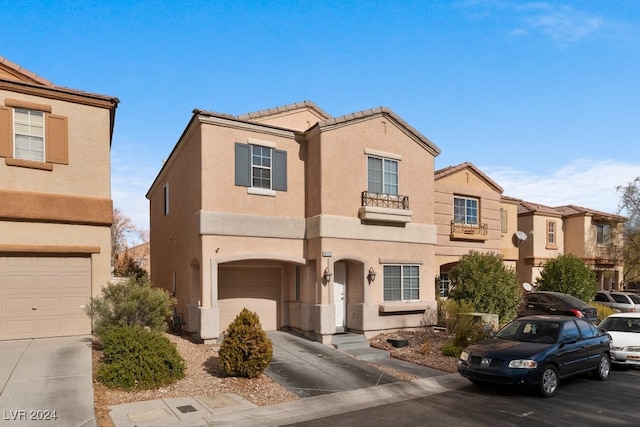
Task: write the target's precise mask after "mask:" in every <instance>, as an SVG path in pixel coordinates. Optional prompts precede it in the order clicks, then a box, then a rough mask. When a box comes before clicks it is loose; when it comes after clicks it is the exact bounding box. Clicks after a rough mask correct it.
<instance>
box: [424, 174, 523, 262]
mask: <svg viewBox="0 0 640 427" xmlns="http://www.w3.org/2000/svg"><path fill="white" fill-rule="evenodd" d="M454 196H467V197H473V198H477V199H478V200H479V203H478V205H479V206H478V207H479V210H480V212H479V218H478V220H479V223H481V224H483V223H484V224H487V227H488V234H487V235H486V236H485V238H484V239H482V240H462V239H452V238H451V221H452V220H453V199H454ZM500 197H501V194H500V192H499V191H497V190H496V189H495V188H494V187H493V186H491V185H490V184H489V183H487V182H486V181H485V180H484V179H482V177H480V176H478V175H477V174H476V173H474V171H473V170H471V169H469V168H464V169H461V170H459V171H457V172H454V173H451V174H449V175H447V176H445V177H442V178H440V179H438V180H436V182H435V203H434V210H435V223H436V226H437V233H438V241H437V245H436V249H435V251H436V264H437V265H438V267H439V266H442V265H446V264H450V263H455V262H457V261H458V260H459V259H460V257H461V256H462V255H465V254H467V253H469V251H471V250H475V251H479V252H482V253H485V252H493V253H499V254H501V253H502V251H503V247H504V239H503V236H502V233H501V231H500V229H501V227H500V209H501V207H502V203H501V201H500ZM514 222H515V221H514Z"/></svg>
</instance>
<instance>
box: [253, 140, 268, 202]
mask: <svg viewBox="0 0 640 427" xmlns="http://www.w3.org/2000/svg"><path fill="white" fill-rule="evenodd" d="M250 145H251V188H252V189H257V190H267V191H271V190H272V188H273V148H272V147H266V146H264V145H256V144H250ZM258 149H259V150H260V153H256V152H255V150H258ZM265 152H266V153H268V154H269V156H268V157H267V156H265V155H264V153H265ZM256 158H257V159H268V163H269V164H268V165H264V164H261V163H262V162H256ZM257 171H268V173H269V178H268V183H269V186H268V187H266V186H263V185H256V180H260V181H264V180H265V178H263V177H257V176H256V175H257V174H256V172H257Z"/></svg>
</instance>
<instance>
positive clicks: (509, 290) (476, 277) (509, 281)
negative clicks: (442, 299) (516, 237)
mask: <svg viewBox="0 0 640 427" xmlns="http://www.w3.org/2000/svg"><path fill="white" fill-rule="evenodd" d="M451 283H452V286H453V287H452V289H451V292H450V293H449V297H451V298H453V299H454V300H456V301H463V300H464V301H468V302H470V303H471V304H473V306H475V308H476V310H478V311H481V312H484V313H492V314H497V315H498V316H499V319H500V322H501V323H506V322H508V321H510V320H511V319H513V318H514V317H515V316H516V310H517V308H518V304H519V303H520V300H521V299H522V294H521V292H520V287H519V286H518V280H517V278H516V273H515V271H514V270H513V269H512V268H508V267H506V266H505V265H504V262H503V259H502V256H500V255H497V254H494V253H484V254H483V253H480V252H477V251H470V252H469V253H468V254H467V255H463V256H462V257H461V258H460V261H459V262H458V264H457V265H456V266H455V267H454V268H453V269H452V270H451Z"/></svg>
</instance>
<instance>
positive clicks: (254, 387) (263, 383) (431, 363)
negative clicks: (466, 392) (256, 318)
mask: <svg viewBox="0 0 640 427" xmlns="http://www.w3.org/2000/svg"><path fill="white" fill-rule="evenodd" d="M165 336H166V337H167V338H168V339H169V340H170V341H171V342H173V343H175V344H176V346H177V348H178V352H179V353H180V355H181V356H182V357H183V358H184V359H185V361H186V364H187V368H186V372H185V377H184V378H183V379H181V380H179V381H177V382H176V383H174V384H172V385H170V386H167V387H162V388H160V389H157V390H137V391H124V390H115V389H108V388H106V387H105V386H104V385H102V384H101V383H99V382H97V381H95V380H94V383H93V388H94V401H95V411H96V419H97V421H98V426H100V427H113V423H112V422H111V418H110V417H109V409H108V407H109V406H112V405H119V404H123V403H131V402H139V401H145V400H153V399H160V398H165V397H185V396H213V395H216V394H220V393H235V394H238V395H240V396H242V397H244V398H245V399H247V400H249V401H251V402H253V403H255V404H256V405H258V406H265V405H273V404H276V403H282V402H288V401H291V400H297V399H298V397H297V396H296V395H294V394H293V393H291V392H289V391H288V390H286V389H285V388H283V387H282V386H280V385H279V384H278V383H276V382H275V381H273V380H271V379H270V378H269V377H267V376H266V375H264V374H262V375H260V376H259V377H257V378H254V379H247V378H235V377H227V376H226V375H225V373H224V372H223V370H222V368H221V367H220V364H219V363H218V349H219V348H220V346H219V345H217V344H195V343H193V342H192V341H190V340H189V339H187V338H183V337H178V336H175V335H171V334H165ZM398 337H401V338H406V339H407V340H408V341H409V345H408V346H407V347H403V348H394V347H393V346H392V345H391V344H389V343H388V342H387V339H388V338H398ZM446 339H447V335H446V333H445V332H441V331H438V330H435V329H434V328H424V329H421V330H413V331H398V332H393V333H383V334H380V335H377V336H376V337H373V338H372V339H370V340H369V342H370V344H371V346H372V347H376V348H381V349H384V350H388V351H389V352H390V354H391V356H392V357H396V358H398V359H402V360H405V361H407V362H411V363H415V364H418V365H422V366H428V367H431V368H435V369H440V370H442V371H446V372H456V364H457V360H456V358H455V357H447V356H443V355H442V352H441V348H442V343H443V342H444V341H445V340H446ZM101 356H102V351H101V350H100V348H99V346H98V345H94V349H93V372H94V374H95V373H96V372H97V371H98V367H99V366H100V359H101ZM380 368H381V367H380ZM381 369H382V370H384V371H389V370H388V369H384V368H381ZM389 373H390V374H392V375H394V376H396V377H398V378H399V379H401V380H405V381H409V380H412V379H413V377H412V376H410V375H407V374H403V373H399V372H395V371H393V372H389Z"/></svg>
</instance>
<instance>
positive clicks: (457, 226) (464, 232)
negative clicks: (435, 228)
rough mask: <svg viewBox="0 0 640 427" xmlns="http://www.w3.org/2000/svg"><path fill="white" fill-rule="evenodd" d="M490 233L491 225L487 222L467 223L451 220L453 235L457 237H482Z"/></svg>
mask: <svg viewBox="0 0 640 427" xmlns="http://www.w3.org/2000/svg"><path fill="white" fill-rule="evenodd" d="M487 234H489V226H488V225H487V224H486V223H481V224H465V223H462V222H456V221H455V220H452V221H451V236H453V237H457V238H480V237H484V236H486V235H487Z"/></svg>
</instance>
